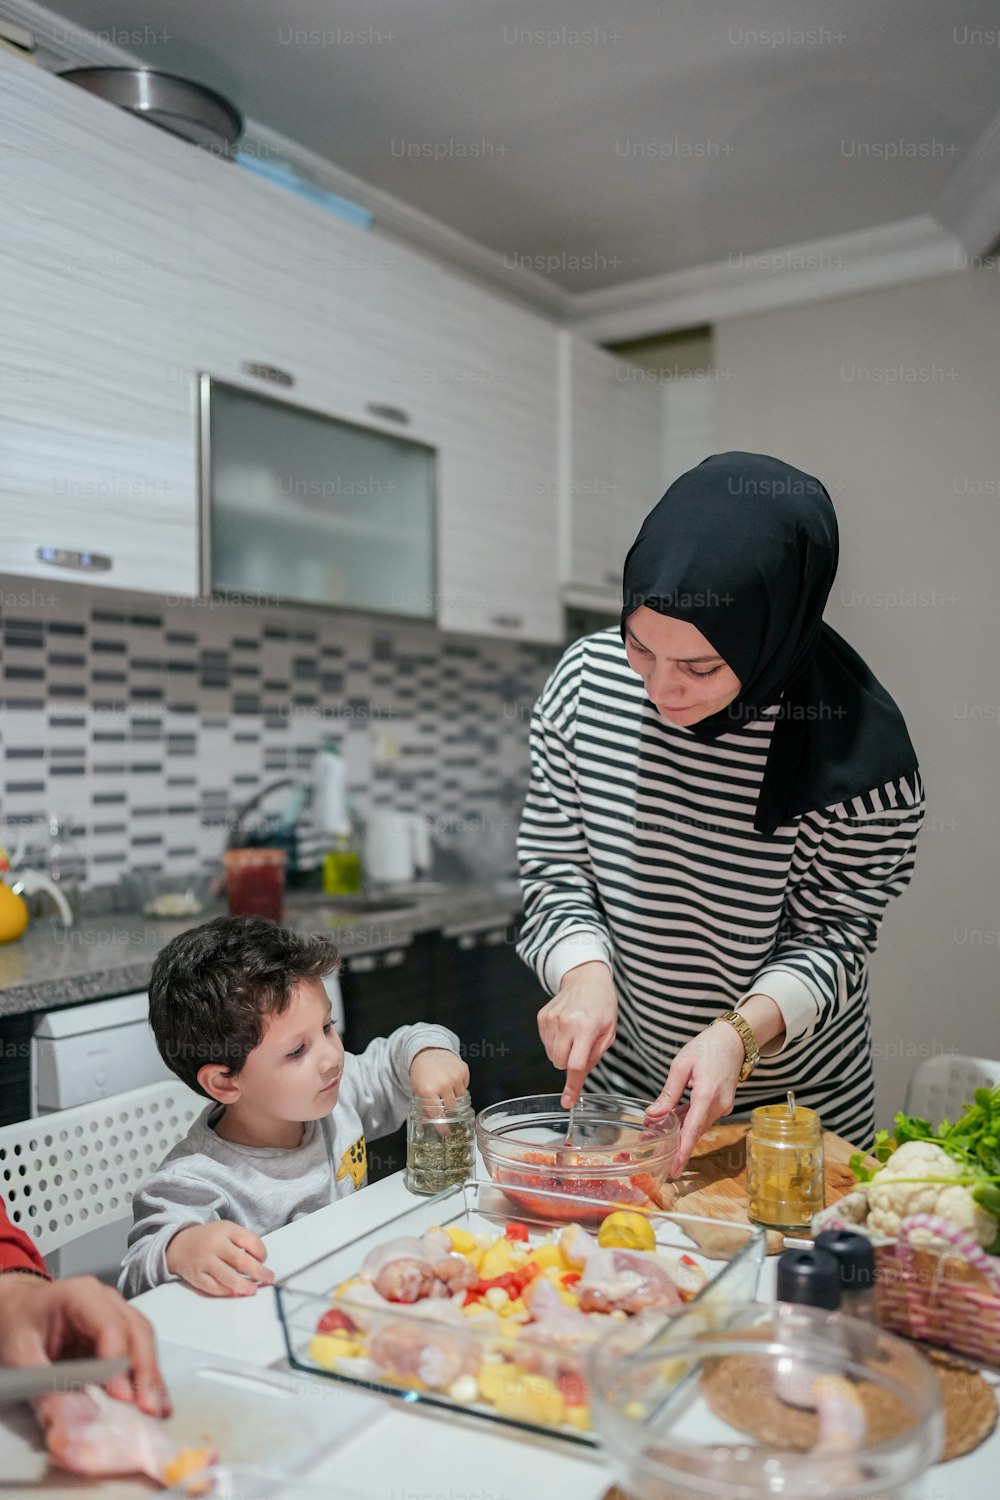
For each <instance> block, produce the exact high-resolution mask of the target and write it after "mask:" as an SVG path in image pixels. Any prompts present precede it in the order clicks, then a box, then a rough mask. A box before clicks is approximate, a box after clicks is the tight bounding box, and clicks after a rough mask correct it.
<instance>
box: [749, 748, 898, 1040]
mask: <svg viewBox="0 0 1000 1500" xmlns="http://www.w3.org/2000/svg"><path fill="white" fill-rule="evenodd" d="M923 816H924V791H923V785H922V782H921V779H920V775H919V773H916V772H915V773H914V774H913V775H911V776H908V777H901V778H900V779H899V780H897V781H894V782H890V783H888V784H887V785H886V786H883V787H880V788H877V789H876V790H874V791H872V792H867V793H865V795H864V796H861V797H853V798H851V799H850V800H849V801H848V802H847V803H838V804H837V805H836V806H834V807H829V808H826V809H824V810H823V811H822V812H819V813H808V814H806V815H805V816H804V817H803V818H802V821H801V824H800V829H799V839H798V848H797V851H796V859H795V861H794V863H793V870H792V878H791V881H790V884H789V888H788V892H787V894H786V897H785V904H784V911H783V913H782V918H781V927H780V931H779V935H778V942H777V945H776V947H775V950H774V952H773V954H772V955H771V957H770V958H769V959H768V962H767V964H766V965H765V966H764V968H763V969H762V970H761V971H760V973H759V974H757V975H756V977H755V979H754V982H753V984H752V985H751V986H750V989H749V990H748V991H747V994H746V995H744V996H743V999H744V1000H745V999H746V998H747V996H749V995H750V994H765V995H769V996H770V997H771V998H772V999H773V1000H774V1001H775V1003H776V1004H777V1006H778V1008H779V1010H780V1011H781V1013H782V1016H783V1017H784V1021H785V1039H784V1042H783V1043H782V1045H781V1047H780V1048H779V1049H778V1050H779V1051H783V1050H784V1049H785V1047H787V1046H788V1045H789V1043H790V1042H793V1041H796V1040H797V1039H798V1038H799V1037H809V1036H811V1035H812V1034H813V1033H814V1032H815V1031H817V1030H819V1029H820V1028H823V1027H826V1026H828V1025H829V1024H830V1023H831V1022H832V1021H835V1020H836V1019H837V1018H838V1017H840V1016H842V1015H843V1013H844V1010H845V1009H846V1007H847V1005H848V1003H849V997H852V996H853V997H855V998H857V997H858V996H859V995H860V994H861V993H862V985H861V979H862V971H863V969H864V966H865V964H866V963H867V961H868V959H869V958H870V957H871V955H872V954H873V953H874V952H875V948H876V945H877V942H878V932H879V928H880V926H881V924H882V918H883V916H884V915H885V910H886V907H887V906H888V904H889V901H890V900H891V899H892V897H893V896H898V895H899V894H900V892H901V891H904V890H905V889H906V887H907V885H909V883H910V877H911V876H912V874H913V865H914V856H915V851H916V845H917V837H918V834H919V832H920V825H921V823H922V821H923ZM795 866H797V867H798V868H797V869H796V868H795Z"/></svg>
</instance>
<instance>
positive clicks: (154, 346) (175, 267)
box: [0, 56, 561, 641]
mask: <svg viewBox="0 0 1000 1500" xmlns="http://www.w3.org/2000/svg"><path fill="white" fill-rule="evenodd" d="M0 83H2V84H3V85H4V86H5V87H4V92H3V95H2V101H0V127H2V128H3V133H4V136H5V138H6V139H7V140H9V141H10V142H11V147H10V149H8V150H6V151H5V152H4V153H2V155H0V172H2V173H3V191H4V197H5V200H6V202H7V203H8V205H9V209H8V212H7V213H6V214H5V216H4V219H3V222H2V224H0V267H2V272H3V281H2V286H0V318H2V320H3V327H4V332H5V341H4V346H3V354H2V355H0V357H2V358H3V359H4V360H5V363H4V364H3V365H2V366H0V379H2V380H3V384H4V387H5V388H4V393H3V408H2V413H0V424H2V425H0V517H2V524H3V528H4V534H5V540H6V542H7V547H6V552H5V558H4V566H5V568H6V569H7V570H8V571H10V572H14V573H27V574H33V575H36V576H43V577H51V578H56V577H63V578H65V577H67V576H75V577H83V576H86V577H87V578H88V579H89V580H90V581H93V582H95V583H98V584H105V585H107V586H110V587H119V588H129V589H140V590H149V591H155V592H162V593H168V594H194V593H196V592H197V591H198V590H199V587H200V586H201V580H199V577H198V568H199V510H198V416H197V377H198V375H199V373H201V372H206V373H208V374H209V375H211V376H213V377H214V378H216V379H218V380H224V381H229V382H232V383H235V384H239V385H243V386H245V387H246V388H248V389H253V390H257V391H260V392H262V393H265V394H268V393H269V394H272V395H275V396H280V397H283V398H284V399H287V400H289V401H292V402H295V403H297V404H299V405H301V406H303V407H307V408H309V409H312V410H315V411H318V412H321V413H326V414H329V415H331V416H336V417H340V418H342V419H345V420H347V421H353V422H360V423H363V424H367V425H369V426H372V427H374V428H376V429H379V430H382V431H386V432H397V433H400V434H401V435H405V436H407V437H410V438H414V439H416V440H417V441H419V442H423V443H426V444H429V445H431V446H432V447H433V448H434V449H435V450H436V452H437V483H438V516H437V548H436V551H437V583H436V589H435V592H436V595H437V598H436V604H437V615H438V620H439V623H440V624H441V626H442V627H443V628H445V629H450V630H460V631H467V632H476V633H486V634H497V635H505V636H511V637H515V638H517V637H523V638H525V639H537V640H551V641H557V640H559V639H560V638H561V623H560V606H559V599H558V553H557V504H558V497H557V482H556V458H557V450H558V415H559V391H558V384H559V380H558V333H557V330H556V327H555V325H554V324H553V323H552V322H550V321H549V320H548V319H546V318H544V317H542V316H540V315H538V314H536V313H533V312H530V311H528V310H526V309H523V308H521V307H520V306H518V305H516V304H513V303H511V302H509V301H507V300H506V299H504V298H503V297H502V296H500V295H498V294H495V293H493V292H490V291H487V290H485V289H483V288H480V287H479V286H477V285H476V284H475V283H474V282H472V281H471V280H468V279H467V278H465V277H462V276H459V275H457V274H455V273H454V272H451V271H450V270H448V269H446V268H445V267H444V266H442V265H440V264H438V263H437V262H435V261H433V260H431V259H430V258H429V257H427V256H424V255H421V254H420V253H418V252H417V251H414V250H410V249H409V248H408V247H405V246H401V245H397V244H396V243H395V242H393V241H391V240H388V239H383V238H381V237H380V236H379V235H378V234H376V233H372V232H366V231H363V230H359V229H357V228H356V227H354V226H353V225H349V224H346V223H343V222H341V221H339V220H338V219H336V218H335V217H334V216H332V215H330V214H328V213H326V212H325V211H324V210H322V209H320V208H318V207H316V206H315V205H312V204H309V203H305V202H303V201H301V200H299V199H297V198H295V197H294V196H293V195H291V194H289V193H287V192H285V191H283V190H280V189H278V188H276V187H275V186H273V185H272V184H269V183H267V182H264V181H262V180H261V179H260V178H258V177H256V176H254V175H252V174H251V173H248V172H246V171H244V170H243V169H241V168H239V167H237V166H235V165H230V164H227V163H224V162H220V161H218V160H216V159H215V158H213V157H211V156H209V155H207V154H206V153H201V152H199V151H197V150H196V149H193V148H192V147H190V146H189V145H187V144H186V143H184V142H182V141H179V140H176V139H174V138H173V137H171V136H169V135H167V134H165V133H163V132H160V131H156V130H154V129H152V128H150V127H148V126H146V125H144V124H143V123H142V122H139V121H136V120H134V119H132V118H131V117H130V116H129V115H127V114H126V113H124V112H122V111H119V110H116V109H114V108H113V107H111V106H110V105H108V104H106V103H104V102H103V101H101V100H98V99H95V98H93V97H92V96H90V95H88V94H86V93H84V92H83V91H82V90H76V89H74V88H72V87H71V86H69V85H67V84H66V83H64V82H62V81H60V80H58V79H56V78H53V77H51V76H49V75H46V74H44V73H41V72H40V71H38V70H36V69H32V68H29V67H26V66H25V65H24V64H22V63H20V62H18V61H16V60H11V59H7V58H4V57H2V56H0ZM269 377H270V378H269ZM275 377H276V378H275ZM283 377H287V379H285V380H283ZM287 380H290V381H291V384H288V383H287ZM39 548H60V549H65V550H67V551H69V552H77V553H81V554H83V555H84V558H85V559H86V558H90V559H95V560H100V559H101V558H107V559H108V560H109V562H110V566H109V567H108V569H107V571H97V572H93V573H88V574H86V575H83V574H74V575H67V574H66V573H65V572H63V571H62V570H61V569H60V568H58V567H56V566H55V565H54V564H53V563H52V562H49V561H46V560H45V559H44V557H41V558H40V557H39V555H38V549H39Z"/></svg>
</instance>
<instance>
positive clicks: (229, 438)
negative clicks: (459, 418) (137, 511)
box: [201, 376, 435, 619]
mask: <svg viewBox="0 0 1000 1500" xmlns="http://www.w3.org/2000/svg"><path fill="white" fill-rule="evenodd" d="M201 416H202V431H203V474H202V484H203V504H204V505H206V506H207V517H206V529H205V539H206V543H207V546H208V552H209V559H210V562H209V567H208V570H207V571H208V573H209V580H210V586H211V587H212V589H214V590H217V591H220V592H224V593H231V592H236V593H246V594H250V595H254V596H258V597H263V598H265V599H267V600H273V601H278V600H283V601H288V602H293V603H301V604H326V605H334V606H340V607H342V608H345V609H363V610H378V611H379V612H381V613H385V614H398V615H409V616H416V617H419V618H423V619H432V618H433V617H434V614H435V452H434V450H433V449H432V448H428V447H425V446H424V445H423V444H422V443H415V442H413V441H412V440H410V439H405V438H399V437H396V436H394V435H391V434H388V433H382V432H376V431H374V430H372V429H370V428H366V427H359V426H356V425H355V424H353V423H350V422H342V421H339V420H338V419H337V418H335V417H327V416H323V415H321V414H319V413H316V412H311V411H306V410H305V409H303V408H302V407H297V406H293V405H291V404H290V403H288V402H285V401H280V400H275V399H273V398H269V397H265V396H259V395H257V394H256V393H253V392H248V391H244V390H241V389H239V388H238V387H236V386H232V385H227V384H225V383H223V382H221V381H215V380H210V379H209V377H207V376H203V377H202V412H201Z"/></svg>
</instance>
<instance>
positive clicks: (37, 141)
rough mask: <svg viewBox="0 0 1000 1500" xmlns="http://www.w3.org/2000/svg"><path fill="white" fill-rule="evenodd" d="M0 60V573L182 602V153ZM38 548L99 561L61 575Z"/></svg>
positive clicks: (185, 468) (191, 453)
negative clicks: (139, 141)
mask: <svg viewBox="0 0 1000 1500" xmlns="http://www.w3.org/2000/svg"><path fill="white" fill-rule="evenodd" d="M135 132H136V122H135V121H134V120H131V119H129V118H128V117H127V116H125V115H123V114H121V113H120V112H119V111H117V110H115V109H112V108H110V107H109V106H107V105H104V104H102V103H100V102H99V101H97V100H95V99H93V98H90V97H89V96H87V95H86V94H84V93H83V91H82V90H77V89H74V88H72V87H70V86H69V85H67V84H65V83H63V82H61V81H59V80H58V79H55V78H51V77H49V76H47V75H45V74H41V73H39V72H38V71H37V70H35V69H32V68H30V67H27V66H25V65H24V64H23V63H21V62H18V61H16V60H13V59H10V58H7V57H4V56H3V55H2V54H0V134H2V136H3V140H4V147H3V150H2V151H0V193H2V196H3V200H4V204H5V209H4V213H3V215H2V217H0V327H2V329H3V337H2V342H0V361H2V363H0V384H2V393H0V526H2V530H3V538H4V559H3V562H4V568H5V570H6V571H8V572H11V573H20V574H26V575H29V576H33V577H41V578H50V579H57V578H59V579H66V578H67V577H75V578H83V579H86V580H87V581H89V582H92V583H94V584H105V585H108V586H110V587H116V588H136V589H150V590H158V591H163V592H174V591H176V592H193V591H194V588H195V584H196V567H195V564H196V550H197V549H196V538H197V529H196V514H197V508H196V470H195V442H194V433H195V427H194V407H193V392H192V387H191V383H190V380H189V370H190V362H191V349H192V332H193V322H194V315H195V308H194V304H193V299H192V278H191V275H190V268H189V264H188V255H189V239H190V231H191V216H190V206H189V205H190V198H189V194H188V192H187V188H186V182H185V166H186V164H187V158H188V148H186V147H184V146H182V144H181V143H180V142H177V141H174V140H172V139H171V138H170V137H168V136H165V135H162V134H161V133H160V132H158V131H155V130H150V131H149V135H150V141H149V143H148V148H147V150H146V151H144V152H142V153H137V152H136V151H135V149H134V137H135ZM40 548H59V549H65V550H66V551H68V552H71V553H74V552H75V553H79V554H82V559H83V561H84V562H86V560H87V559H88V558H90V559H93V560H94V561H95V564H97V565H99V564H100V562H101V561H102V560H106V561H107V564H108V566H107V567H106V569H103V568H102V569H101V570H99V571H93V572H86V571H85V572H80V573H77V572H73V573H67V572H66V571H65V569H63V568H60V567H56V566H54V565H53V564H51V563H49V562H47V561H45V560H44V558H42V557H40V556H39V551H38V549H40Z"/></svg>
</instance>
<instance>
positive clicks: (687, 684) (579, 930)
mask: <svg viewBox="0 0 1000 1500" xmlns="http://www.w3.org/2000/svg"><path fill="white" fill-rule="evenodd" d="M837 554H838V545H837V523H836V517H835V515H834V511H833V505H832V503H831V501H830V497H829V495H828V494H827V492H826V490H825V489H824V488H823V486H822V485H821V484H820V483H819V481H818V480H816V479H813V478H811V477H810V476H809V475H807V474H804V473H802V472H801V471H799V470H797V469H793V468H791V467H790V466H789V465H787V464H784V463H781V462H780V461H779V460H777V459H774V458H769V457H766V456H764V455H761V454H752V453H727V454H718V455H716V456H714V457H712V458H709V459H706V460H705V462H704V463H702V464H700V465H699V466H698V467H697V468H696V469H692V470H691V471H690V472H689V473H687V474H684V475H682V476H681V478H680V479H678V480H677V481H676V483H675V484H673V485H672V486H671V487H670V489H669V490H668V491H667V493H666V494H665V495H664V497H663V499H662V500H661V501H660V502H659V504H658V505H657V506H656V507H655V508H654V510H653V511H652V512H651V513H650V515H649V516H648V517H647V518H646V521H645V522H644V524H643V526H642V529H641V531H640V533H639V536H638V538H637V539H636V542H635V544H634V546H633V547H632V549H631V551H630V552H629V554H628V557H627V559H626V562H625V576H624V603H623V609H622V616H621V626H620V631H602V632H600V633H598V634H597V635H595V636H590V637H587V638H585V639H584V640H582V641H578V642H576V643H575V644H574V645H573V646H572V647H570V649H569V650H568V651H567V652H566V654H565V655H564V657H563V659H562V661H561V662H560V664H559V666H558V667H557V668H556V670H555V672H554V673H553V675H552V677H551V679H550V681H549V683H548V684H547V686H546V688H545V690H544V692H543V694H542V696H541V698H540V699H539V702H538V704H537V706H536V709H535V714H534V717H533V720H532V780H531V787H530V789H529V794H528V799H527V803H526V806H525V812H524V820H523V823H522V828H521V836H520V841H519V852H520V858H521V865H522V878H523V881H524V888H525V912H526V921H525V926H524V929H523V933H522V938H521V942H520V945H519V946H520V951H521V953H522V956H523V957H524V958H525V959H526V960H527V961H528V962H529V963H531V964H533V965H534V967H535V968H536V969H537V971H538V973H539V975H540V977H541V979H542V982H543V983H544V984H546V985H547V987H548V988H549V989H550V991H551V992H552V993H553V999H552V1000H551V1001H549V1003H548V1004H547V1005H546V1006H545V1007H544V1008H543V1009H542V1011H541V1012H540V1014H539V1030H540V1032H541V1035H542V1040H543V1042H544V1043H545V1046H546V1050H547V1052H548V1055H549V1057H550V1058H551V1060H552V1062H553V1063H555V1064H556V1066H557V1067H559V1068H565V1069H566V1070H567V1079H566V1088H565V1092H564V1095H563V1102H564V1104H570V1103H572V1102H574V1101H575V1099H576V1098H577V1097H578V1095H579V1092H580V1089H581V1088H582V1086H583V1083H584V1080H585V1079H588V1078H589V1079H590V1080H591V1083H592V1085H593V1087H595V1088H600V1089H602V1090H605V1091H612V1092H617V1093H627V1094H632V1095H634V1096H639V1097H644V1098H650V1099H653V1100H654V1101H655V1102H654V1103H653V1104H652V1105H651V1106H650V1110H649V1113H650V1115H651V1116H653V1117H654V1118H655V1117H656V1115H658V1114H661V1115H662V1114H663V1113H665V1112H666V1110H667V1109H669V1108H671V1107H673V1106H675V1105H676V1104H677V1103H678V1102H679V1101H680V1099H681V1096H682V1095H683V1093H684V1091H685V1089H688V1090H689V1091H690V1108H689V1111H688V1115H687V1119H686V1122H685V1126H684V1131H683V1135H682V1142H681V1153H680V1161H681V1163H683V1162H685V1161H686V1160H687V1157H688V1156H689V1155H690V1151H691V1149H692V1147H693V1145H694V1142H695V1141H696V1139H697V1137H698V1135H699V1134H700V1133H701V1131H702V1130H704V1129H705V1128H706V1127H707V1126H708V1125H709V1124H711V1123H712V1122H713V1121H714V1120H716V1119H718V1118H720V1116H722V1115H724V1114H727V1113H729V1112H730V1111H731V1110H732V1108H733V1106H734V1101H735V1104H736V1106H737V1107H738V1108H739V1109H740V1110H747V1109H751V1108H753V1107H755V1106H756V1105H757V1104H765V1103H777V1102H780V1101H782V1100H783V1099H784V1097H785V1094H786V1092H787V1090H788V1089H789V1088H794V1089H795V1091H796V1095H797V1097H798V1098H799V1100H800V1102H801V1103H803V1104H808V1105H811V1106H813V1107H815V1108H817V1109H818V1110H819V1112H820V1114H821V1115H822V1116H823V1119H824V1123H825V1124H826V1125H827V1126H828V1127H829V1128H831V1129H835V1130H839V1131H840V1132H841V1133H842V1134H847V1135H849V1136H850V1137H851V1138H852V1139H854V1140H855V1141H856V1142H857V1143H858V1144H867V1143H868V1142H869V1141H870V1139H871V1136H872V1134H873V1132H874V1113H873V1108H874V1106H873V1081H872V1071H871V1033H870V1022H869V1015H868V971H867V960H868V958H869V956H870V955H871V953H872V952H873V951H874V948H875V942H876V937H877V932H878V928H879V925H880V923H881V919H882V915H883V913H884V910H885V907H886V905H887V904H888V901H889V899H890V898H891V897H892V896H893V895H896V894H898V893H899V892H900V891H901V890H902V889H903V888H904V887H905V886H906V884H907V883H908V881H909V878H910V875H911V873H912V868H913V854H914V848H915V844H916V838H917V833H918V831H919V826H920V822H921V819H922V815H923V791H922V787H921V783H920V777H919V773H918V771H917V761H916V755H915V753H914V750H913V747H912V745H911V743H910V739H909V736H908V734H907V732H906V726H905V724H904V722H903V719H902V716H901V715H900V713H899V710H898V709H897V708H896V705H895V704H894V703H893V701H892V699H891V698H890V697H889V695H888V694H887V693H886V691H885V689H884V688H883V687H882V686H881V685H880V684H879V683H878V681H877V680H876V679H875V677H874V676H873V675H872V673H871V672H870V671H869V669H868V668H867V666H866V665H865V663H864V662H863V661H862V660H861V658H860V657H859V656H858V655H857V653H856V652H855V651H853V650H852V649H851V647H850V646H848V645H847V643H846V642H845V641H843V640H842V639H841V638H840V636H838V635H837V634H836V632H835V631H833V630H831V629H830V627H829V626H828V625H825V624H824V623H823V620H822V613H823V608H824V606H825V604H826V600H827V597H828V595H829V592H830V588H831V586H832V583H833V579H834V576H835V573H836V569H837ZM717 1021H718V1022H720V1023H721V1024H718V1025H716V1024H715V1022H717Z"/></svg>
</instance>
